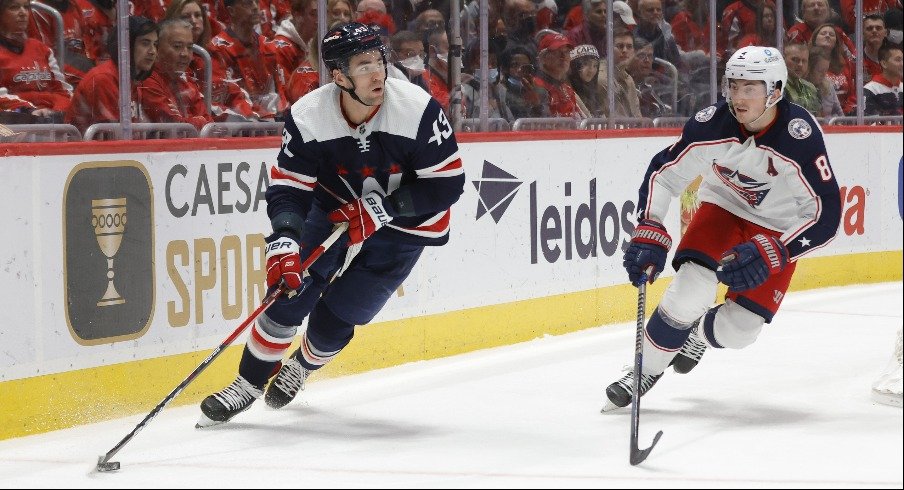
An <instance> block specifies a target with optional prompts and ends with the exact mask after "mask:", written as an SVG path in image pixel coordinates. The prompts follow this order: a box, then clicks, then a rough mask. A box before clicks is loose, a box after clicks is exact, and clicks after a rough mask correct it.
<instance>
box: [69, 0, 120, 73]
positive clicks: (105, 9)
mask: <svg viewBox="0 0 904 490" xmlns="http://www.w3.org/2000/svg"><path fill="white" fill-rule="evenodd" d="M75 4H76V5H77V6H78V7H79V8H80V9H82V17H83V18H84V19H85V25H84V27H85V33H84V36H85V38H86V40H85V48H86V49H87V50H88V58H89V59H91V61H93V62H94V63H95V64H96V63H100V62H101V61H104V60H107V59H109V58H110V53H109V51H107V44H108V41H109V40H110V33H112V32H114V31H115V29H114V27H113V26H114V23H113V19H114V18H116V12H115V9H116V2H115V0H75Z"/></svg>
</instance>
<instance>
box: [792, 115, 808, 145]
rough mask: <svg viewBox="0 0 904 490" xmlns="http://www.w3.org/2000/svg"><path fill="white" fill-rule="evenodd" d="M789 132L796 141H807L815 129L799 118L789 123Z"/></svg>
mask: <svg viewBox="0 0 904 490" xmlns="http://www.w3.org/2000/svg"><path fill="white" fill-rule="evenodd" d="M788 132H789V133H790V134H791V136H793V137H794V138H796V139H799V140H805V139H807V138H808V137H809V136H810V134H812V133H813V128H812V127H810V123H808V122H807V121H804V120H803V119H801V118H797V119H792V120H791V122H789V123H788Z"/></svg>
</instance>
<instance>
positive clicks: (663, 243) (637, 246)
mask: <svg viewBox="0 0 904 490" xmlns="http://www.w3.org/2000/svg"><path fill="white" fill-rule="evenodd" d="M670 248H672V237H670V236H669V233H668V232H667V231H666V230H665V227H664V226H662V224H661V223H658V222H656V221H653V220H649V219H644V220H640V223H638V224H637V227H636V228H634V234H633V235H631V244H630V245H628V249H627V250H625V259H624V266H625V270H626V271H628V279H629V280H630V281H631V284H633V285H635V286H640V284H641V282H643V277H644V274H645V271H646V270H647V269H648V268H649V267H651V266H652V267H653V271H652V272H651V273H650V275H649V277H647V278H646V279H647V280H649V281H650V284H652V283H653V281H655V280H656V278H657V277H658V276H659V273H660V272H662V270H663V269H664V268H665V259H666V257H667V256H668V255H669V249H670Z"/></svg>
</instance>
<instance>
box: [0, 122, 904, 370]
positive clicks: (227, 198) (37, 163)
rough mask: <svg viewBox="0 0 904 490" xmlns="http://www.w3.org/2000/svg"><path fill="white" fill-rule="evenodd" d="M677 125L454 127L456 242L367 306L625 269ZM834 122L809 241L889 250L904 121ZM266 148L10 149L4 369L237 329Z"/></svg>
mask: <svg viewBox="0 0 904 490" xmlns="http://www.w3.org/2000/svg"><path fill="white" fill-rule="evenodd" d="M674 139H675V138H671V137H655V138H634V139H628V138H616V139H604V140H569V141H530V142H524V141H521V142H512V143H501V142H498V143H472V144H462V145H460V146H461V152H462V161H463V162H464V164H465V172H466V187H465V192H464V194H463V195H462V197H461V200H460V201H459V202H458V203H457V204H456V205H455V207H454V208H453V210H452V232H451V236H450V242H449V244H448V245H446V246H444V247H438V248H428V249H427V251H426V252H425V253H424V254H423V256H422V259H421V261H420V262H419V264H418V266H417V267H416V268H415V270H414V271H413V272H412V274H411V276H410V277H409V279H408V280H407V281H406V282H405V283H404V284H403V286H402V288H400V290H399V291H398V293H397V294H396V296H395V297H393V298H392V299H391V300H390V302H389V303H388V305H387V307H386V308H385V309H384V311H383V312H381V314H380V315H379V316H378V317H377V318H376V319H375V321H387V320H395V319H401V318H409V317H414V316H421V315H427V314H434V313H442V312H450V311H456V310H461V309H466V308H474V307H480V306H487V305H493V304H500V303H505V302H511V301H522V300H526V299H530V298H539V297H545V296H550V295H557V294H566V293H571V292H577V291H585V290H589V289H593V288H598V287H605V286H610V285H617V284H624V283H625V282H626V279H625V277H624V276H625V273H624V271H623V270H622V266H621V262H622V251H623V250H624V247H625V246H626V244H627V242H628V240H629V239H630V234H631V232H632V231H633V228H634V223H635V219H636V217H635V212H636V208H637V203H636V200H637V189H638V186H639V185H640V181H641V179H642V178H643V175H644V172H645V169H646V166H647V163H648V161H649V158H650V156H651V155H653V154H654V153H656V152H658V151H659V150H661V149H662V148H663V147H665V146H668V145H670V144H671V143H673V142H674ZM827 140H828V143H829V154H830V156H831V158H832V165H833V168H834V170H835V173H836V176H837V178H838V180H839V183H840V185H841V186H842V203H843V206H844V210H843V214H842V224H841V226H840V228H839V234H838V238H836V240H835V241H834V242H832V243H831V244H830V245H829V246H828V247H826V248H824V249H822V250H820V251H819V252H818V253H819V255H839V254H848V253H859V252H869V251H881V250H899V249H900V248H901V235H902V226H901V221H900V218H899V216H898V210H897V205H896V203H897V195H896V192H897V191H896V188H897V162H898V161H899V160H900V158H901V139H900V135H899V134H891V133H887V134H839V135H828V137H827ZM864 149H866V150H864ZM276 151H277V149H276V148H273V149H249V150H233V151H194V152H179V153H175V152H170V153H130V154H112V155H111V154H106V155H63V156H42V157H9V158H3V159H2V162H3V165H2V166H0V172H2V174H0V178H3V180H4V182H8V183H9V185H8V186H7V190H6V192H5V193H4V194H3V195H0V199H2V200H3V201H2V202H3V204H5V206H3V207H2V208H3V209H6V210H7V213H8V215H9V216H8V218H9V219H8V220H6V221H5V223H6V225H5V230H4V231H5V233H4V238H3V239H2V240H0V256H3V257H5V263H4V274H3V275H2V276H0V287H2V288H3V292H4V294H5V296H6V297H7V298H13V297H16V298H21V300H17V301H16V302H15V304H14V305H10V307H9V308H8V310H9V312H10V313H9V314H8V317H9V318H8V324H9V326H8V327H6V328H4V329H3V330H0V334H2V335H0V339H2V342H0V381H5V380H10V379H17V378H23V377H29V376H34V375H37V374H47V373H53V372H60V371H67V370H72V369H79V368H86V367H93V366H98V365H106V364H112V363H117V362H126V361H133V360H137V359H146V358H153V357H159V356H161V355H169V354H178V353H182V352H189V351H196V350H202V349H209V348H210V347H211V346H212V345H215V344H216V343H217V342H219V341H220V340H222V338H224V337H225V335H226V334H228V333H229V332H232V331H233V330H234V329H235V327H236V326H237V325H238V323H239V322H240V321H241V320H242V319H244V318H246V317H247V316H248V314H250V312H251V311H253V310H254V309H255V308H256V307H257V305H258V304H259V303H260V301H261V299H262V297H263V294H264V276H265V271H264V265H265V264H264V252H263V246H264V236H265V235H266V234H267V233H269V231H270V230H269V220H268V219H267V216H266V202H265V200H264V194H265V191H266V189H267V186H268V184H269V181H268V164H270V162H272V161H273V160H274V159H275V154H276ZM864 152H865V153H864ZM678 206H679V204H678V199H677V198H676V199H675V201H673V205H672V209H671V212H670V215H669V219H668V220H667V223H666V225H667V226H668V228H669V230H671V231H672V234H673V236H675V237H676V238H677V236H678V233H679V231H678V230H679V219H678V215H679V210H678V209H679V208H678ZM13 210H16V211H13ZM19 210H21V212H20V211H19ZM667 272H670V271H667ZM501 321H504V319H501Z"/></svg>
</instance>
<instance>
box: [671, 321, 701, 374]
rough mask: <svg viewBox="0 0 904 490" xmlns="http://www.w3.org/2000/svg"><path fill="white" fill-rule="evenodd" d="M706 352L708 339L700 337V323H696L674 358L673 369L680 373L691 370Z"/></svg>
mask: <svg viewBox="0 0 904 490" xmlns="http://www.w3.org/2000/svg"><path fill="white" fill-rule="evenodd" d="M698 323H699V322H698ZM704 352H706V341H705V340H703V339H702V338H700V336H699V328H698V324H695V325H694V326H693V329H692V330H691V334H690V336H689V337H688V338H687V340H685V341H684V345H682V346H681V350H680V351H678V354H677V355H676V356H675V358H674V359H672V363H671V366H672V369H674V370H675V372H676V373H679V374H687V373H689V372H691V370H692V369H694V367H696V366H697V363H698V362H700V358H702V357H703V353H704Z"/></svg>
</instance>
